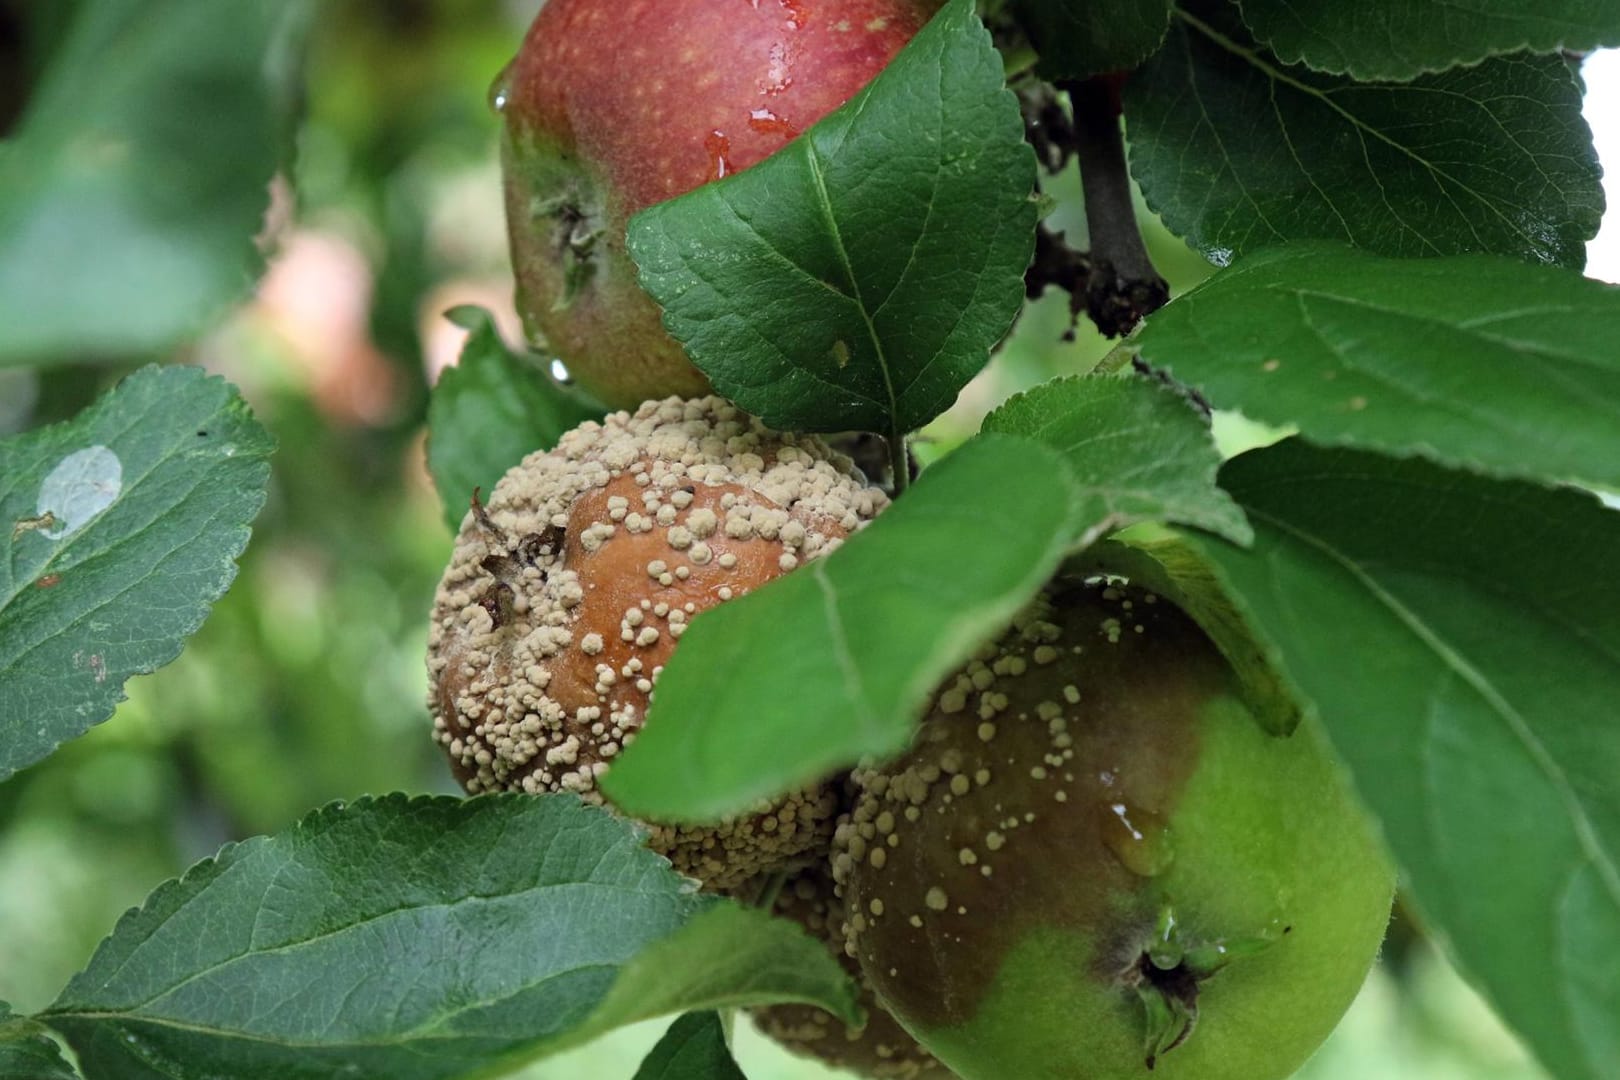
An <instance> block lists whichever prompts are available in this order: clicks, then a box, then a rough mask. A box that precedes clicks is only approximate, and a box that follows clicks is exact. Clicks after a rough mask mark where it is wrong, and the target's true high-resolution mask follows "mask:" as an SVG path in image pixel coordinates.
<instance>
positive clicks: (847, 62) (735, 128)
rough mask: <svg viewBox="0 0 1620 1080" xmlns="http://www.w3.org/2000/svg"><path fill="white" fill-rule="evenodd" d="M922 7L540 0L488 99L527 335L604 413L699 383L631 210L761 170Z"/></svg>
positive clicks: (832, 104) (854, 2)
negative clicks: (672, 328) (637, 247)
mask: <svg viewBox="0 0 1620 1080" xmlns="http://www.w3.org/2000/svg"><path fill="white" fill-rule="evenodd" d="M937 7H938V3H937V0H549V2H548V3H547V4H546V6H545V7H543V8H542V9H541V11H540V14H539V16H538V17H537V18H536V19H535V21H534V25H533V26H532V27H530V29H529V33H528V36H527V37H526V38H525V39H524V42H523V46H522V48H521V49H520V50H519V52H518V55H517V58H516V59H515V60H514V61H513V62H512V64H511V66H510V67H509V68H508V69H507V70H506V72H505V73H504V74H503V75H502V78H501V80H500V82H499V83H498V84H497V87H496V90H495V102H496V105H497V107H498V108H499V109H500V110H501V112H502V115H503V116H504V118H505V135H504V139H503V166H504V172H505V184H506V212H507V225H508V229H509V231H510V234H511V242H512V263H513V269H514V271H515V272H516V275H517V287H518V308H519V310H520V311H521V312H522V314H523V317H524V321H525V324H526V325H527V327H528V330H529V332H530V334H531V336H533V337H535V338H536V339H538V340H543V341H544V343H545V347H546V348H547V349H549V350H550V351H551V352H553V353H555V354H556V355H557V356H558V357H560V358H561V359H562V361H563V363H564V364H566V365H567V366H568V369H569V371H570V372H571V373H572V374H573V375H574V377H575V378H576V379H577V380H578V381H579V383H580V385H581V386H583V387H584V388H585V389H586V390H589V391H590V392H591V393H593V394H594V395H596V396H597V397H598V398H600V399H601V400H602V402H603V403H605V404H607V405H610V406H615V407H623V408H631V407H634V406H635V405H637V404H639V403H640V402H642V401H643V400H646V399H648V398H653V397H663V396H666V395H669V394H681V395H684V396H696V395H698V394H701V393H703V392H704V391H705V390H706V388H707V385H708V384H707V382H706V381H705V379H704V377H703V375H702V374H701V373H700V372H698V370H697V369H696V368H694V367H692V365H691V364H690V363H689V362H688V361H687V359H686V356H685V354H684V353H683V352H682V351H681V348H680V346H679V345H678V344H676V343H675V341H674V340H672V339H671V338H670V337H669V336H668V335H667V334H665V333H664V329H663V326H662V323H661V321H660V316H659V311H658V308H657V306H656V305H655V304H654V303H653V302H652V300H651V299H650V298H649V297H648V296H647V295H646V294H645V293H644V292H642V291H641V288H640V286H639V285H638V284H637V282H636V268H635V265H634V264H633V263H632V262H631V260H630V258H629V256H628V254H627V253H626V251H625V228H626V225H627V223H628V222H629V219H630V216H631V215H632V214H634V213H635V212H636V211H638V210H641V209H642V208H644V207H646V206H649V205H651V204H653V203H656V202H661V201H663V200H665V199H670V198H673V197H675V196H676V195H681V194H684V193H685V192H688V191H690V190H692V189H693V188H695V187H697V186H699V185H700V184H703V183H706V182H708V181H710V180H716V179H719V178H722V177H725V176H728V175H730V174H731V173H734V172H737V171H738V170H741V169H746V168H748V167H749V166H750V165H753V164H755V163H756V162H758V161H760V160H762V159H763V158H765V157H767V156H768V155H770V154H771V153H773V152H774V151H776V150H778V149H780V148H781V147H782V146H784V145H785V144H787V143H788V142H789V141H790V140H791V139H793V138H794V137H795V136H796V135H797V134H799V132H801V131H803V130H804V129H805V128H807V127H809V126H810V125H811V124H813V123H815V122H816V121H817V120H819V119H821V117H823V116H825V115H826V114H827V113H829V112H831V111H832V110H833V109H836V108H837V107H838V106H840V105H842V104H843V103H844V102H845V101H847V100H849V98H851V97H852V96H854V94H855V93H856V92H857V91H859V90H860V89H861V88H862V87H863V86H865V85H866V84H867V83H868V82H869V81H871V79H872V77H873V76H875V75H876V74H877V73H878V72H879V71H881V70H882V69H883V67H884V65H885V64H887V63H888V62H889V60H890V59H891V58H892V57H893V56H894V54H895V53H896V52H898V51H899V50H900V48H901V46H903V45H904V44H905V43H906V42H907V41H908V40H909V39H910V38H911V36H912V35H913V34H914V33H916V31H917V30H918V29H919V28H920V27H921V26H922V24H923V22H924V21H925V20H926V18H927V16H928V14H929V13H930V12H931V11H932V10H933V9H934V8H937Z"/></svg>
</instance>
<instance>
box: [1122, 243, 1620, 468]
mask: <svg viewBox="0 0 1620 1080" xmlns="http://www.w3.org/2000/svg"><path fill="white" fill-rule="evenodd" d="M1617 340H1620V289H1617V288H1615V287H1614V286H1611V285H1604V284H1601V283H1599V282H1596V281H1590V280H1588V279H1586V278H1583V277H1581V276H1580V275H1578V274H1575V273H1573V272H1571V271H1567V270H1560V269H1557V268H1555V267H1529V266H1525V265H1523V264H1522V263H1517V262H1513V261H1510V260H1507V259H1499V258H1491V257H1486V256H1464V257H1457V258H1450V259H1420V260H1399V259H1382V258H1378V257H1375V256H1371V255H1367V254H1364V253H1361V252H1357V251H1354V250H1350V249H1347V248H1343V247H1340V246H1338V245H1336V244H1322V243H1304V244H1294V245H1289V246H1287V247H1283V248H1274V249H1271V250H1268V251H1265V252H1261V253H1259V254H1257V255H1253V256H1250V257H1249V258H1246V259H1244V260H1242V261H1241V262H1239V263H1238V264H1237V265H1235V266H1233V267H1232V268H1231V269H1229V270H1225V271H1223V272H1221V273H1219V274H1216V275H1215V276H1214V277H1213V278H1211V279H1210V280H1209V281H1208V282H1206V283H1205V284H1203V285H1201V286H1200V287H1199V288H1198V289H1196V290H1194V291H1193V292H1191V293H1189V294H1188V295H1186V296H1184V297H1182V298H1180V299H1178V300H1176V301H1174V302H1173V303H1171V304H1170V306H1168V307H1166V308H1164V309H1163V310H1162V311H1159V312H1157V313H1155V314H1154V315H1153V316H1151V317H1150V318H1149V319H1148V320H1147V322H1146V324H1145V325H1144V326H1143V328H1142V331H1141V333H1140V334H1139V335H1138V336H1137V339H1136V344H1137V346H1138V348H1139V351H1140V353H1141V355H1142V357H1143V358H1144V359H1145V360H1147V361H1148V362H1149V363H1151V364H1153V365H1154V366H1155V367H1159V368H1163V369H1165V370H1168V371H1171V372H1173V373H1174V374H1175V376H1176V378H1178V379H1180V380H1181V381H1183V382H1185V383H1187V384H1189V385H1191V386H1194V387H1197V388H1198V389H1199V390H1200V391H1201V392H1202V393H1203V394H1204V396H1205V397H1206V398H1207V399H1208V400H1209V401H1210V403H1211V404H1213V405H1215V406H1216V407H1218V408H1223V409H1234V410H1238V411H1241V412H1242V413H1243V414H1244V415H1245V416H1248V417H1250V418H1251V419H1255V420H1260V421H1263V422H1265V423H1268V424H1273V425H1293V426H1297V428H1298V429H1299V431H1300V433H1301V434H1302V435H1304V436H1305V437H1306V438H1308V439H1310V440H1311V441H1313V442H1318V443H1331V444H1339V445H1347V446H1360V447H1364V448H1368V449H1377V450H1382V451H1385V452H1388V453H1392V454H1397V455H1402V456H1406V455H1412V454H1421V455H1423V456H1426V457H1430V458H1433V459H1435V460H1437V461H1440V462H1442V463H1446V464H1451V465H1461V466H1466V467H1468V468H1472V469H1477V470H1482V471H1488V472H1494V473H1498V474H1502V475H1510V476H1523V477H1529V478H1546V479H1551V480H1559V481H1567V482H1571V483H1579V484H1586V485H1596V486H1609V487H1616V488H1620V423H1616V419H1615V418H1616V417H1617V416H1620V354H1617V353H1616V351H1615V348H1614V343H1615V342H1616V341H1617Z"/></svg>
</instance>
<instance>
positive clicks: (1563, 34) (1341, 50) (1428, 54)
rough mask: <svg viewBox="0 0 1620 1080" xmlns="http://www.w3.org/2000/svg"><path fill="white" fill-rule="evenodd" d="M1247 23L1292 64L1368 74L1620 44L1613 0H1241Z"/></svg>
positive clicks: (1398, 75) (1403, 74)
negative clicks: (1419, 0) (1459, 0)
mask: <svg viewBox="0 0 1620 1080" xmlns="http://www.w3.org/2000/svg"><path fill="white" fill-rule="evenodd" d="M1243 21H1244V22H1246V23H1248V24H1249V28H1250V29H1251V30H1253V31H1254V35H1255V36H1256V37H1258V38H1259V39H1261V40H1262V41H1264V42H1265V43H1266V44H1267V45H1268V46H1270V47H1271V50H1272V51H1273V52H1275V53H1276V54H1277V55H1278V56H1279V57H1281V58H1282V59H1283V61H1284V62H1285V63H1290V64H1294V63H1301V62H1303V63H1305V64H1308V65H1310V66H1311V67H1313V68H1316V69H1317V70H1318V71H1331V72H1334V73H1336V74H1340V75H1349V76H1351V77H1352V78H1356V79H1362V80H1366V81H1370V80H1373V79H1410V78H1412V77H1414V76H1417V75H1422V74H1424V73H1425V72H1431V71H1443V70H1445V69H1446V68H1449V67H1457V66H1459V65H1463V64H1473V63H1477V62H1479V61H1480V60H1483V59H1485V57H1487V56H1496V55H1500V54H1502V53H1511V52H1519V51H1520V50H1526V49H1527V50H1529V51H1531V52H1542V53H1545V52H1557V51H1559V50H1572V51H1575V52H1586V51H1588V50H1591V49H1595V48H1598V47H1600V46H1604V45H1610V46H1612V45H1620V2H1616V0H1536V2H1535V3H1533V4H1527V3H1525V2H1524V0H1470V2H1469V3H1466V4H1435V3H1429V4H1414V3H1411V2H1409V0H1358V2H1356V3H1353V4H1347V3H1344V2H1342V0H1243Z"/></svg>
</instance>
